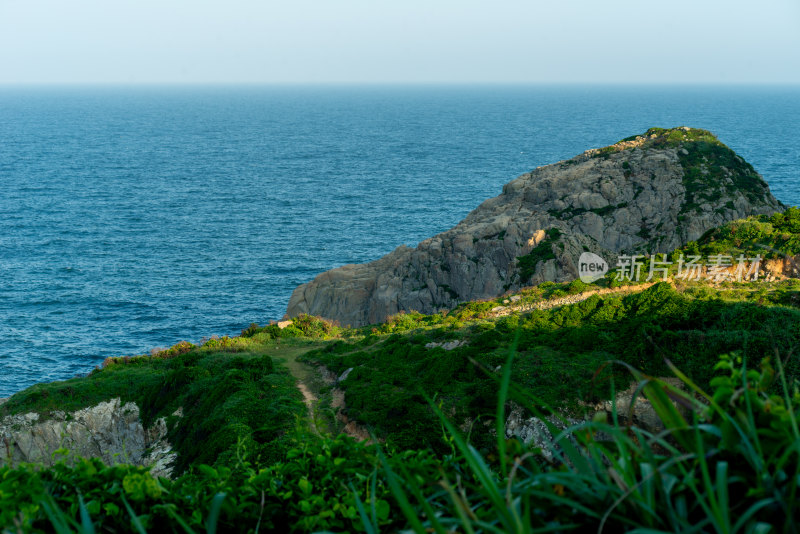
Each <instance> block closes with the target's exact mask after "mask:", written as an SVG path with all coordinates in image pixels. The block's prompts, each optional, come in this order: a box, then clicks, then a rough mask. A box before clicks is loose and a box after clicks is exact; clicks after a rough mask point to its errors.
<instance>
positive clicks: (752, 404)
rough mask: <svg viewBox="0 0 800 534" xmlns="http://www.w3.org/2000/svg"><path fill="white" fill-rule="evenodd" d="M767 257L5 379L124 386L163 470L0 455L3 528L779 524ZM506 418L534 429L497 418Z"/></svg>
mask: <svg viewBox="0 0 800 534" xmlns="http://www.w3.org/2000/svg"><path fill="white" fill-rule="evenodd" d="M799 236H800V211H798V210H796V209H790V210H788V211H786V212H785V213H783V214H778V215H774V216H771V217H767V216H762V217H758V218H752V219H749V220H743V221H735V222H732V223H729V224H727V225H724V226H722V227H720V228H718V229H715V230H713V231H710V232H708V233H707V234H706V235H704V236H703V237H702V238H701V239H699V240H698V241H697V242H694V243H690V244H689V245H687V246H686V247H684V248H683V249H680V250H678V251H676V253H675V254H673V255H672V256H673V257H676V258H677V257H679V256H680V254H684V255H688V254H698V255H709V254H730V255H731V256H736V255H738V254H740V253H741V254H745V255H748V256H752V255H755V254H757V253H758V252H759V251H769V252H770V254H772V255H773V256H775V258H776V259H781V260H787V261H788V258H789V257H791V256H793V255H795V254H796V253H797V250H796V247H795V245H794V243H797V242H798V241H797V240H798V237H799ZM765 254H766V253H765ZM770 272H771V274H770V276H771V278H770V280H769V281H767V280H766V279H765V277H763V276H762V277H761V278H760V279H759V280H756V281H748V282H736V281H732V280H725V281H721V282H720V281H716V282H715V281H709V280H700V281H692V280H684V279H681V278H678V277H677V276H676V271H675V269H674V266H673V268H672V270H671V271H670V273H671V275H672V276H671V277H670V279H669V280H667V281H659V280H652V281H650V282H649V283H644V282H643V281H640V282H638V283H636V282H629V281H624V282H620V281H619V280H616V279H615V278H616V276H617V274H618V273H615V272H611V273H609V274H608V275H606V277H605V278H602V279H600V280H598V281H597V282H595V283H593V284H585V283H583V282H580V281H574V282H570V283H563V284H555V283H552V282H547V283H543V284H540V285H538V286H534V287H529V288H525V289H523V290H521V291H519V292H517V293H515V294H508V295H504V296H501V297H498V298H497V299H493V300H487V301H477V302H467V303H462V304H460V305H459V306H457V307H455V308H454V309H452V310H449V311H445V312H442V313H437V314H429V315H424V314H420V313H403V314H398V315H395V316H393V317H391V318H390V319H389V320H388V321H386V322H385V323H381V324H374V325H369V326H364V327H360V328H355V329H350V328H342V327H339V326H336V325H333V324H331V323H329V322H327V321H324V320H321V319H318V318H315V317H311V316H307V315H303V316H300V317H297V318H295V319H294V320H293V321H292V323H291V324H290V325H289V326H286V327H285V328H279V327H278V326H277V325H269V326H263V327H262V326H259V325H257V324H253V325H251V326H250V327H249V328H247V329H245V330H244V331H243V332H242V334H241V335H240V336H237V337H223V338H212V339H210V340H208V341H206V342H205V343H203V344H202V345H198V346H195V345H192V344H190V343H181V344H178V345H176V346H175V347H172V348H170V349H166V350H156V351H154V352H153V354H151V355H149V356H135V357H120V358H111V359H108V360H107V361H106V362H105V363H104V365H103V366H102V368H98V369H96V370H94V371H93V372H92V373H90V374H89V375H88V376H86V377H84V378H75V379H72V380H67V381H64V382H55V383H50V384H39V385H37V386H34V387H32V388H29V389H27V390H25V391H23V392H20V393H18V394H16V395H14V396H13V397H11V398H10V399H9V400H8V401H6V402H5V403H4V404H2V405H0V416H2V417H6V418H7V417H8V416H11V415H14V414H17V415H18V414H25V413H37V414H40V418H41V419H47V418H48V417H50V416H52V414H54V412H55V411H57V410H60V411H66V412H74V411H75V410H78V409H81V408H86V407H89V406H93V405H96V404H97V403H99V402H101V401H104V400H108V399H112V398H120V399H122V400H123V401H129V402H133V403H135V404H136V405H137V406H138V407H139V410H140V413H141V418H142V422H143V424H144V425H145V427H148V426H150V425H152V424H153V422H154V421H155V420H156V419H157V418H160V417H164V418H165V420H166V424H167V429H168V432H167V439H168V441H169V443H170V444H171V447H172V449H173V451H174V452H175V453H176V454H177V459H176V461H175V465H174V470H173V473H172V476H171V478H165V477H156V476H153V475H152V474H151V473H150V471H149V469H148V468H147V467H136V466H132V465H125V464H117V465H112V466H108V465H104V464H103V463H102V462H101V461H100V460H97V459H80V458H76V457H75V456H74V454H72V453H70V451H66V450H53V456H54V461H53V465H51V466H48V467H46V466H42V465H33V464H22V465H12V464H9V463H8V461H7V460H4V461H6V465H4V466H2V467H0V525H1V526H2V527H3V529H5V531H8V532H51V531H57V532H73V531H79V532H184V533H185V532H203V531H205V532H320V531H330V532H398V531H403V530H412V531H415V532H437V533H445V532H504V533H505V532H533V531H542V532H544V531H551V532H563V531H585V530H591V531H603V532H617V531H623V530H635V529H639V531H648V532H659V531H668V532H674V531H680V532H683V531H695V532H784V531H788V532H791V531H793V529H795V528H796V527H795V526H794V525H795V524H796V523H797V522H798V521H800V506H798V504H797V503H798V499H797V491H798V481H800V461H799V460H800V430H799V429H798V422H797V414H796V411H797V409H798V408H800V390H798V380H799V379H800V364H798V360H797V356H796V354H795V352H796V350H797V347H798V346H800V297H799V296H800V280H799V279H796V278H791V277H788V276H785V275H782V274H781V272H783V271H781V272H778V271H776V270H773V271H770ZM631 385H634V388H633V389H632V390H629V387H630V386H631ZM623 390H628V392H627V393H626V395H627V400H625V398H624V396H623V397H621V396H620V395H619V392H621V391H623ZM631 391H633V392H634V393H631ZM632 395H635V396H637V397H639V398H640V399H646V400H647V402H646V404H648V406H649V410H650V412H652V418H654V419H655V420H657V421H659V423H658V424H657V425H655V424H651V423H652V421H651V423H648V424H645V423H644V422H643V421H644V419H639V418H638V417H636V416H635V415H636V414H634V413H633V408H632V407H628V406H629V405H630V406H633V405H636V406H639V404H641V402H643V401H640V402H639V404H637V403H631V402H629V401H630V400H631V396H632ZM611 399H615V402H614V403H608V402H607V401H609V400H611ZM622 401H625V402H624V406H623V404H620V405H619V406H617V404H616V402H621V403H622ZM638 409H639V408H637V410H638ZM512 412H513V414H515V415H514V417H515V418H516V420H517V421H519V420H522V421H523V422H524V423H525V425H527V426H526V428H528V429H529V430H530V429H533V430H530V432H533V433H534V434H535V435H536V437H535V439H533V440H528V441H527V442H526V439H524V437H525V435H524V433H523V434H521V433H519V432H517V433H514V432H511V431H510V429H511V426H510V422H511V418H510V416H511V414H512ZM637 413H639V412H637ZM652 418H651V419H652ZM68 422H69V417H67V423H68ZM518 426H519V425H517V427H518ZM3 428H7V427H3ZM17 430H19V429H17ZM507 430H509V431H508V432H507ZM14 431H15V430H14V429H13V428H8V430H7V433H6V434H4V439H6V440H13V439H14ZM4 432H6V430H4ZM350 436H361V437H369V438H371V439H369V440H365V441H360V442H359V441H357V440H356V439H354V438H353V437H350Z"/></svg>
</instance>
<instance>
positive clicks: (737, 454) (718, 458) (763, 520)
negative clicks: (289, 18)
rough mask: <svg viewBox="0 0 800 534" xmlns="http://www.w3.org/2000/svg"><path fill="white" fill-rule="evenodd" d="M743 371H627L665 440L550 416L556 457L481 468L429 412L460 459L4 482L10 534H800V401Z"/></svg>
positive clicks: (3, 520)
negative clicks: (698, 379) (676, 380)
mask: <svg viewBox="0 0 800 534" xmlns="http://www.w3.org/2000/svg"><path fill="white" fill-rule="evenodd" d="M512 356H513V352H512ZM746 361H747V360H746V359H744V358H741V357H738V356H723V357H722V358H721V359H720V360H719V363H717V364H716V366H715V370H716V371H717V373H718V376H717V377H716V378H714V380H713V381H712V387H713V391H712V393H710V394H708V393H705V392H704V391H703V390H702V389H700V388H698V387H697V386H696V385H695V384H693V383H692V382H691V381H690V380H689V379H688V378H686V377H685V376H683V374H682V373H680V371H679V370H677V369H673V370H674V371H675V373H676V374H677V375H678V376H679V377H681V378H682V381H683V383H684V385H685V388H686V391H682V390H679V389H677V388H676V387H675V386H672V385H670V384H668V383H666V382H663V381H661V380H659V379H653V378H650V377H648V376H646V375H643V374H641V373H640V372H638V371H636V370H633V369H632V370H631V373H632V377H633V378H634V379H635V380H636V381H637V382H638V383H639V390H640V392H641V394H643V395H644V396H646V397H647V399H648V400H649V401H650V403H651V404H652V406H653V407H654V408H655V411H656V413H657V415H658V417H659V418H660V420H661V421H662V423H663V424H664V426H665V431H664V432H662V433H658V434H653V433H651V432H648V431H646V430H642V429H638V428H628V427H626V426H624V425H622V424H621V423H619V422H618V418H617V417H618V414H617V413H616V411H614V412H612V416H611V421H610V422H606V420H605V419H604V418H603V417H595V418H594V419H592V420H589V421H585V422H582V423H578V424H575V425H570V426H568V428H567V429H566V430H565V431H563V432H561V431H559V430H558V428H557V427H556V426H555V425H554V423H551V422H549V420H548V419H547V418H546V417H545V416H544V415H543V414H540V416H541V417H542V419H541V420H542V421H545V422H546V423H545V424H546V425H547V426H548V427H549V429H550V432H551V436H559V437H558V438H556V439H554V440H552V441H551V442H550V443H549V444H548V445H546V450H547V452H548V453H549V454H548V456H544V455H542V450H541V449H537V448H529V447H528V446H526V445H524V444H522V443H521V442H519V441H517V440H506V439H505V438H504V437H503V436H504V433H505V429H504V425H503V424H502V422H501V423H499V424H498V425H497V426H496V429H497V436H499V437H498V438H497V439H496V440H495V447H494V449H493V452H492V453H491V454H489V455H487V454H482V453H481V452H479V451H478V450H476V449H475V448H473V447H471V446H470V445H469V443H468V441H467V438H466V437H465V436H464V434H463V432H461V431H460V430H459V429H458V428H457V426H456V424H454V422H453V421H452V420H451V418H449V417H447V416H445V415H444V414H443V412H442V410H441V409H439V408H438V407H437V404H436V403H435V402H433V403H431V404H429V406H430V408H431V410H432V411H434V412H435V413H436V415H437V418H438V419H439V421H440V424H441V425H442V428H443V436H444V438H445V440H446V441H447V442H448V443H449V445H450V447H449V451H448V452H447V453H446V454H444V455H442V456H439V457H437V456H435V455H434V454H433V453H431V452H430V451H419V452H416V451H406V452H391V451H388V450H386V449H385V447H381V448H379V447H378V446H375V445H371V446H370V445H364V444H359V443H355V442H353V441H352V440H350V439H349V438H343V437H335V438H334V437H323V438H318V437H314V436H301V440H299V441H298V442H297V443H296V444H295V445H294V446H293V447H292V448H290V449H289V450H288V452H287V454H286V457H285V460H284V461H281V462H277V463H274V464H272V465H270V466H268V467H263V468H257V467H255V466H254V465H253V464H251V463H250V461H249V460H248V458H247V456H246V455H245V454H237V456H236V457H235V458H234V459H232V460H231V462H230V464H229V466H218V467H216V468H214V467H209V466H205V465H200V466H197V467H196V469H195V470H194V471H193V472H192V473H190V474H187V475H184V476H182V477H180V478H179V479H177V480H167V479H164V478H161V479H155V478H153V477H152V476H151V475H150V474H149V473H148V472H147V470H146V469H142V468H135V467H130V466H124V465H123V466H114V467H106V466H104V465H103V464H102V463H101V462H99V461H97V460H81V461H78V462H77V463H76V464H75V465H74V466H71V467H70V466H67V465H66V464H64V463H59V464H57V465H56V466H54V467H52V468H50V469H44V470H41V469H37V468H36V467H35V466H31V465H23V466H20V467H17V468H9V467H0V524H2V525H6V526H8V527H9V528H13V529H14V531H21V532H50V531H58V532H72V531H79V532H87V533H88V532H97V531H98V530H100V531H112V532H147V531H150V532H187V533H188V532H202V531H203V530H205V531H206V532H217V531H220V532H260V531H262V530H263V531H267V532H319V531H350V532H379V531H388V532H394V531H398V530H403V529H410V530H412V531H414V532H417V533H423V532H437V533H445V532H462V531H463V532H482V531H490V532H519V533H523V532H532V531H536V530H545V531H584V530H592V531H595V530H598V531H608V532H618V531H622V530H630V529H637V528H638V529H641V530H647V531H672V532H684V531H701V532H705V531H715V532H740V531H744V532H771V531H773V529H774V530H776V531H791V530H792V529H793V526H794V525H795V524H796V523H797V521H798V520H800V505H798V502H800V501H798V500H797V499H796V495H797V491H798V481H800V431H798V424H797V410H798V408H800V394H798V393H797V391H796V390H794V392H792V390H791V389H790V388H789V386H788V385H787V380H786V376H785V374H784V373H783V372H781V368H782V363H781V360H780V359H776V360H775V363H776V364H777V365H778V371H779V372H777V373H776V372H775V371H774V369H773V367H772V365H771V362H770V360H769V359H768V358H767V359H764V360H762V362H761V366H760V368H751V367H748V366H747V365H746ZM511 362H513V358H508V359H507V365H506V367H505V370H504V372H503V373H502V377H498V379H497V381H496V382H497V384H498V399H497V406H498V413H499V414H501V415H502V414H503V413H504V406H505V405H506V400H507V399H513V400H515V401H517V402H520V403H526V404H527V405H528V406H529V407H530V409H531V410H532V411H534V412H538V410H537V409H536V406H537V405H538V400H537V399H533V398H532V397H531V396H530V394H529V393H528V392H527V391H526V390H525V389H524V388H519V387H517V386H516V385H515V384H513V383H511V381H510V377H511V372H510V370H511V367H510V366H509V365H510V364H511ZM776 382H777V383H778V386H777V388H776V386H775V384H776ZM776 390H777V391H778V392H779V394H776V393H775V391H776ZM687 392H688V393H687ZM698 399H699V400H698ZM676 406H681V407H682V410H678V409H677V408H676ZM501 421H502V418H501ZM381 449H383V450H381Z"/></svg>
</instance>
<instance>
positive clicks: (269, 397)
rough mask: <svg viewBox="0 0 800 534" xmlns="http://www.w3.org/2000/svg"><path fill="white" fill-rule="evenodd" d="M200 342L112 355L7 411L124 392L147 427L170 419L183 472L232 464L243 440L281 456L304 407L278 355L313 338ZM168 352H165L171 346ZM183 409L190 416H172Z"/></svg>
mask: <svg viewBox="0 0 800 534" xmlns="http://www.w3.org/2000/svg"><path fill="white" fill-rule="evenodd" d="M210 345H211V346H210V347H194V348H192V349H189V350H188V352H183V353H181V354H177V355H174V356H169V357H160V356H156V357H151V356H140V357H134V358H128V359H125V358H119V359H110V360H109V361H108V362H107V363H106V366H105V367H104V368H102V369H96V370H95V371H94V372H92V373H91V374H90V375H89V376H88V377H86V378H75V379H71V380H66V381H63V382H53V383H48V384H37V385H35V386H33V387H31V388H28V389H26V390H24V391H22V392H20V393H17V394H16V395H14V396H12V397H11V398H10V399H9V400H8V401H7V402H6V403H4V404H3V405H2V407H0V414H2V415H9V414H14V413H21V412H38V413H40V414H42V415H43V416H45V417H46V416H47V414H48V413H51V412H52V411H54V410H61V411H67V412H69V411H74V410H77V409H80V408H85V407H88V406H94V405H96V404H98V403H99V402H101V401H105V400H108V399H111V398H115V397H119V398H121V399H122V401H123V402H134V403H136V404H137V405H138V406H139V408H140V414H141V417H142V422H143V424H144V426H145V427H148V426H149V425H150V424H152V422H153V421H155V419H156V418H159V417H165V418H166V420H167V423H168V429H169V434H168V439H169V441H170V443H171V444H172V445H173V448H174V450H175V451H176V452H177V453H178V460H177V464H176V469H177V472H183V471H185V470H186V469H188V468H189V466H190V465H192V464H194V463H207V464H215V463H217V462H223V463H224V462H227V461H229V460H230V459H231V457H232V455H233V454H235V447H236V446H237V445H238V444H239V443H240V442H241V441H242V440H244V441H245V442H246V445H247V446H248V450H249V451H250V453H251V454H252V455H253V456H254V458H255V457H257V456H259V455H260V456H261V459H260V461H263V462H273V461H275V460H277V459H278V458H280V457H281V455H282V454H283V451H284V450H285V448H286V445H287V441H286V440H287V439H288V435H289V433H290V432H292V431H293V430H294V427H295V425H296V423H295V421H296V419H297V417H302V416H303V414H304V408H303V405H302V402H301V396H300V393H299V391H298V390H297V388H296V387H295V378H294V377H293V376H292V375H291V374H290V371H289V370H288V369H287V368H286V367H284V366H282V365H279V364H276V363H275V361H274V359H273V358H274V356H275V355H277V354H281V355H282V356H283V357H284V358H292V359H293V358H295V357H296V356H297V354H300V353H302V352H305V351H307V350H309V349H310V348H313V347H314V346H315V345H314V343H313V342H311V341H309V340H293V339H288V340H264V341H262V342H257V341H256V342H252V341H251V342H250V343H249V344H248V348H247V350H243V349H242V346H243V345H240V344H238V343H237V344H235V345H236V346H237V348H236V349H235V350H233V349H229V350H227V351H226V350H224V349H223V350H219V349H217V348H216V345H217V344H215V343H211V344H210ZM165 352H166V351H165ZM178 408H180V409H181V410H182V411H183V416H181V417H175V416H173V415H172V414H173V413H174V412H175V411H176V410H177V409H178Z"/></svg>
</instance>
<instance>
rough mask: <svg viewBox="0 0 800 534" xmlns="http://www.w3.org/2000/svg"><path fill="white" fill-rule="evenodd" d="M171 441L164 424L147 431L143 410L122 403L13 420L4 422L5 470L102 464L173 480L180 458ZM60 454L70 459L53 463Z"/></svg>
mask: <svg viewBox="0 0 800 534" xmlns="http://www.w3.org/2000/svg"><path fill="white" fill-rule="evenodd" d="M166 435H167V425H166V422H165V421H164V419H163V418H161V419H158V420H157V421H156V422H155V423H154V424H153V426H151V427H150V428H148V429H145V428H144V427H143V426H142V423H141V420H140V418H139V408H138V406H136V404H134V403H131V402H129V403H126V404H124V405H123V404H122V403H121V401H120V399H118V398H117V399H112V400H110V401H106V402H101V403H99V404H98V405H96V406H92V407H90V408H84V409H82V410H78V411H76V412H73V413H70V414H67V413H64V412H55V413H53V414H51V417H50V418H48V419H43V418H41V417H40V415H39V414H37V413H25V414H18V415H10V416H7V417H4V418H3V419H2V420H0V465H4V464H11V465H17V464H19V463H22V462H32V463H42V464H44V465H48V466H49V465H53V463H54V462H55V461H56V460H58V459H65V460H66V461H67V462H70V461H71V460H72V458H75V457H81V458H100V459H101V460H103V462H105V463H106V464H109V465H111V464H116V463H128V464H133V465H143V466H152V473H153V474H154V475H156V476H169V475H170V473H171V467H170V464H171V463H172V461H173V460H174V459H175V456H176V455H175V453H174V452H172V449H171V447H170V445H169V443H168V442H167V441H166ZM58 449H67V450H68V451H69V456H68V457H66V458H62V457H60V456H59V457H54V453H55V452H56V451H57V450H58ZM56 456H58V455H56Z"/></svg>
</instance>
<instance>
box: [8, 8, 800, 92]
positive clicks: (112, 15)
mask: <svg viewBox="0 0 800 534" xmlns="http://www.w3.org/2000/svg"><path fill="white" fill-rule="evenodd" d="M284 82H289V83H295V82H301V83H303V82H311V83H327V82H345V83H364V82H367V83H372V82H375V83H394V82H404V83H420V82H421V83H424V82H433V83H465V82H467V83H473V82H479V83H514V82H522V83H537V82H547V83H565V82H567V83H568V82H601V83H609V82H611V83H629V82H643V83H662V82H670V83H698V82H700V83H800V0H760V1H753V0H748V1H741V0H669V1H662V2H654V1H652V0H608V1H600V0H591V1H590V0H551V1H548V2H541V1H534V0H527V1H523V0H505V1H504V0H493V1H488V0H396V1H394V2H385V1H382V0H370V1H367V0H292V1H291V2H290V1H282V2H276V1H271V0H225V1H221V0H0V83H284Z"/></svg>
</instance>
